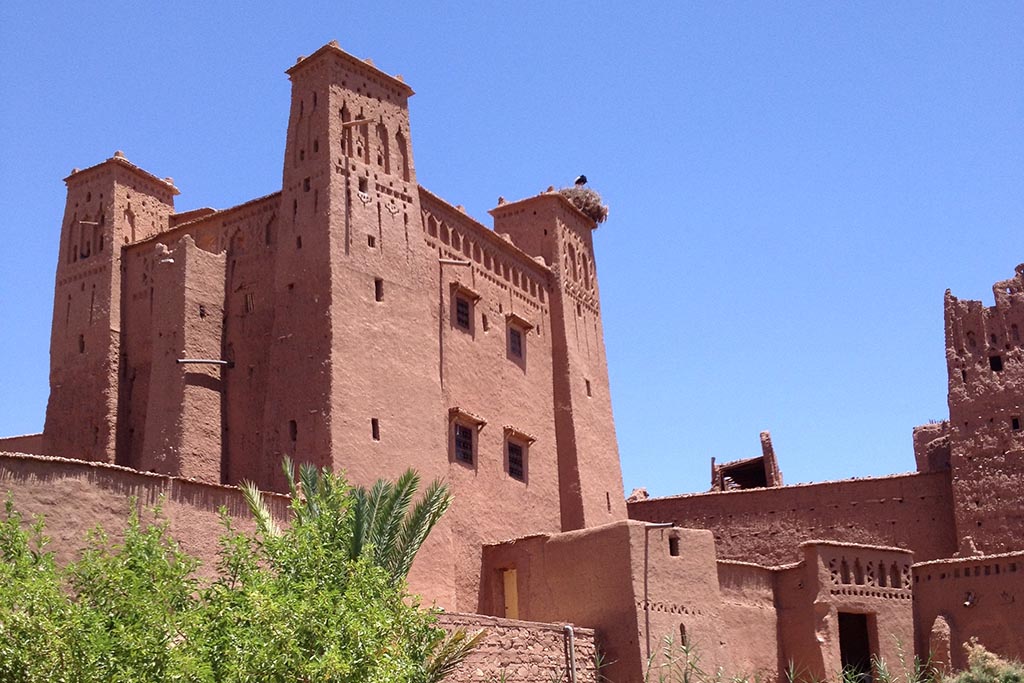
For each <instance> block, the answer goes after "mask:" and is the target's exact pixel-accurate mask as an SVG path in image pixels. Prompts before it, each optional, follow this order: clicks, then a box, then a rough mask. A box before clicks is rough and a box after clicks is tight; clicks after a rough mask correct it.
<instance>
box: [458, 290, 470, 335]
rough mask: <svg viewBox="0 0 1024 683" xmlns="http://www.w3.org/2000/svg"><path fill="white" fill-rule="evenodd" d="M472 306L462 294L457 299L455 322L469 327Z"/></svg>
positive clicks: (466, 328)
mask: <svg viewBox="0 0 1024 683" xmlns="http://www.w3.org/2000/svg"><path fill="white" fill-rule="evenodd" d="M469 321H470V307H469V300H468V299H464V298H462V297H461V296H460V297H456V299H455V324H456V325H458V326H459V327H461V328H462V329H464V330H468V329H469Z"/></svg>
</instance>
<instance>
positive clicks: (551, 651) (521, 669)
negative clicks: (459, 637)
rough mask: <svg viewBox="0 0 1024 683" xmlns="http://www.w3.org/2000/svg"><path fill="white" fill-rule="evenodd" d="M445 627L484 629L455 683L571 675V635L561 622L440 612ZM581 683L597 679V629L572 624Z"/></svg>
mask: <svg viewBox="0 0 1024 683" xmlns="http://www.w3.org/2000/svg"><path fill="white" fill-rule="evenodd" d="M440 622H441V626H443V627H444V628H446V629H448V630H451V629H454V628H464V629H466V630H467V631H469V632H473V631H476V630H478V629H486V631H487V635H486V636H485V638H484V640H483V642H482V643H481V644H480V646H479V647H478V648H477V649H476V651H475V652H474V653H473V654H472V655H471V656H470V657H469V659H468V660H467V661H466V662H465V663H464V664H463V665H462V667H460V668H459V670H458V671H456V672H455V673H454V674H453V675H452V676H451V677H450V678H449V679H447V680H449V681H451V683H499V682H501V683H549V682H551V683H558V682H560V681H566V682H567V683H569V682H570V681H571V679H570V678H569V675H568V669H569V662H568V661H567V658H566V654H567V645H566V640H567V634H566V632H565V629H564V627H563V626H562V625H561V624H542V623H537V622H532V621H518V620H515V619H499V618H497V617H485V616H481V615H479V614H456V613H449V614H442V615H441V618H440ZM573 642H574V643H575V646H574V652H575V666H576V682H577V683H597V681H598V679H599V677H598V670H597V667H596V665H595V662H596V654H597V650H598V648H597V643H596V641H595V639H594V631H593V630H591V629H587V628H575V627H574V628H573Z"/></svg>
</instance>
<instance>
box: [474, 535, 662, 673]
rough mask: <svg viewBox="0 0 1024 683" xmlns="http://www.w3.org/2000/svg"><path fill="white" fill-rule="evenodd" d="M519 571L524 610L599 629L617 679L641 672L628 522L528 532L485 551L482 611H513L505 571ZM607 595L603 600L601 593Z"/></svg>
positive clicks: (523, 614) (527, 615)
mask: <svg viewBox="0 0 1024 683" xmlns="http://www.w3.org/2000/svg"><path fill="white" fill-rule="evenodd" d="M509 570H514V571H515V575H514V576H515V585H516V586H517V592H518V601H517V603H518V604H517V607H518V615H519V618H521V619H529V620H532V621H542V622H570V623H573V624H579V625H581V626H585V627H587V628H593V629H594V632H595V634H596V637H597V640H598V642H599V643H600V644H601V648H602V651H603V652H604V655H605V656H606V658H607V661H608V662H609V666H608V670H607V672H606V673H605V675H607V676H608V677H609V678H610V679H611V680H613V681H615V682H616V683H635V682H637V681H640V680H641V679H642V671H641V662H640V660H641V656H642V655H641V647H642V638H641V633H640V631H639V629H640V628H641V624H639V623H638V621H637V605H636V599H637V598H636V595H635V594H634V592H633V590H631V587H632V586H633V560H632V558H631V557H630V529H629V526H628V524H627V523H615V524H608V525H605V526H601V527H596V528H594V529H585V530H580V531H570V532H566V533H561V534H556V535H554V536H529V537H526V538H519V539H515V540H511V541H506V542H504V543H500V544H496V545H490V546H487V547H485V548H484V551H483V577H482V579H483V580H482V581H481V586H480V592H481V595H480V612H481V613H483V614H493V615H496V616H504V615H506V609H507V607H506V599H507V598H508V599H509V600H511V598H509V596H507V595H506V593H505V588H504V580H503V578H504V577H503V574H502V573H503V572H504V571H509ZM595 596H600V599H594V598H595Z"/></svg>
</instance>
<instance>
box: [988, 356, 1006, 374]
mask: <svg viewBox="0 0 1024 683" xmlns="http://www.w3.org/2000/svg"><path fill="white" fill-rule="evenodd" d="M988 366H989V367H990V368H992V371H993V372H1002V371H1003V357H1002V356H989V357H988Z"/></svg>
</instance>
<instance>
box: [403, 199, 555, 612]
mask: <svg viewBox="0 0 1024 683" xmlns="http://www.w3.org/2000/svg"><path fill="white" fill-rule="evenodd" d="M420 200H421V202H422V203H421V207H422V212H423V216H422V221H421V223H420V231H421V232H420V235H421V238H422V239H423V244H424V245H425V247H426V248H427V249H428V250H430V252H431V253H435V254H437V255H438V257H439V258H443V259H451V260H454V261H460V262H466V263H469V264H470V265H468V266H456V265H453V264H441V265H439V267H438V268H439V276H440V283H439V285H440V286H439V287H438V290H439V291H438V292H437V296H438V301H437V308H438V311H439V312H440V325H439V332H438V334H439V339H440V350H439V358H440V361H439V381H440V385H441V396H442V402H443V404H444V405H445V406H446V407H447V409H448V414H447V415H446V418H447V449H446V451H445V453H444V455H445V456H446V461H447V468H448V469H447V475H446V477H447V480H448V481H449V482H450V483H451V485H452V487H453V490H454V491H456V492H457V493H456V498H455V503H454V504H453V507H452V510H451V512H450V514H449V517H450V519H449V520H448V521H449V523H450V524H451V525H452V527H453V528H456V529H458V538H459V542H460V546H459V547H458V548H457V550H456V552H457V556H456V558H455V571H456V572H457V575H458V584H459V586H460V587H465V589H462V590H460V597H459V602H458V604H459V608H460V609H463V610H476V609H477V606H478V599H479V596H478V591H477V587H478V586H479V585H480V548H481V547H482V546H484V545H486V544H489V543H496V542H498V541H501V540H503V539H505V538H508V537H509V536H510V535H513V534H515V533H518V532H521V531H523V530H528V531H531V532H538V533H543V532H548V533H550V532H556V531H558V530H559V529H560V528H561V527H560V523H559V506H558V500H559V477H558V451H557V444H556V435H555V427H554V418H553V417H552V406H553V405H554V398H553V395H552V382H551V372H552V369H551V362H552V361H551V327H550V322H549V321H550V315H549V310H548V304H547V302H548V297H549V287H550V285H549V278H550V272H549V271H548V269H547V268H546V267H545V266H544V265H543V263H537V262H536V261H534V260H533V259H531V258H530V257H528V256H527V255H526V254H524V253H522V252H520V251H519V250H518V249H516V248H515V247H514V246H513V245H512V244H510V243H509V242H507V241H506V240H504V239H502V238H500V237H498V236H497V235H495V234H494V233H493V232H492V231H491V230H489V229H487V228H486V227H484V226H483V225H480V224H479V223H477V222H475V221H473V220H472V219H471V218H469V217H468V216H466V215H465V214H464V213H462V212H461V211H459V210H458V209H457V208H456V207H452V206H450V205H449V204H447V203H446V202H444V201H443V200H441V199H439V198H437V197H436V196H434V195H432V194H430V193H429V192H427V191H426V190H423V189H422V188H421V190H420ZM458 298H461V299H462V300H463V301H465V302H466V303H467V304H469V320H468V322H469V326H468V329H465V328H464V327H462V326H461V325H459V324H458V322H457V313H456V299H458ZM512 329H514V330H516V331H517V332H518V333H519V335H520V340H521V347H520V349H521V352H522V353H521V355H518V356H517V355H515V354H514V353H513V352H512V349H511V345H510V340H509V335H510V330H512ZM457 424H458V425H461V426H465V427H468V428H470V429H471V431H472V432H473V438H474V448H475V452H474V458H473V462H472V463H467V462H463V461H461V460H460V459H459V458H457V457H456V456H455V452H454V441H455V439H454V432H453V430H454V429H455V425H457ZM510 443H511V444H514V445H516V446H518V447H519V448H521V449H522V455H523V460H524V470H523V478H522V479H518V478H516V477H515V476H513V474H512V473H511V472H510V470H509V462H508V453H509V451H508V447H509V444H510ZM484 511H486V512H484Z"/></svg>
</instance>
